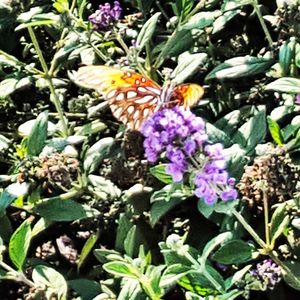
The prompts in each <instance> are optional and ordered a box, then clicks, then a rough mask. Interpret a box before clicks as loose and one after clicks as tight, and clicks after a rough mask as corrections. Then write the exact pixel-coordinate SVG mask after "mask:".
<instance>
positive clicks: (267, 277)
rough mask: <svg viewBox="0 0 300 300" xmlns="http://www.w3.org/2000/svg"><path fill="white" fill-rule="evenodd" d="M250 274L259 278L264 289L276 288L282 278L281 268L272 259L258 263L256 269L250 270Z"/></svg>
mask: <svg viewBox="0 0 300 300" xmlns="http://www.w3.org/2000/svg"><path fill="white" fill-rule="evenodd" d="M250 274H251V275H252V276H253V277H254V278H256V279H258V280H259V281H260V282H261V284H262V288H263V289H264V290H266V289H271V290H272V289H274V287H275V286H276V285H277V284H278V283H279V282H280V280H281V275H282V273H281V268H280V267H279V266H278V265H276V264H275V263H274V262H273V261H272V260H271V259H265V260H264V261H263V262H261V263H258V264H257V265H256V268H255V269H252V270H251V271H250Z"/></svg>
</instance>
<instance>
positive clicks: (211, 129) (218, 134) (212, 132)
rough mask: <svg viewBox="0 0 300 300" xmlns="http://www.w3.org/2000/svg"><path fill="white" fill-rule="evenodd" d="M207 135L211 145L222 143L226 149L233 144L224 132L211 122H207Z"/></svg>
mask: <svg viewBox="0 0 300 300" xmlns="http://www.w3.org/2000/svg"><path fill="white" fill-rule="evenodd" d="M206 133H207V135H208V136H209V141H210V142H211V143H222V144H223V145H224V147H228V146H230V145H231V144H232V142H231V139H230V137H229V136H228V135H227V134H226V133H225V132H224V131H223V130H220V129H219V128H218V127H216V126H215V125H213V124H211V123H209V122H206Z"/></svg>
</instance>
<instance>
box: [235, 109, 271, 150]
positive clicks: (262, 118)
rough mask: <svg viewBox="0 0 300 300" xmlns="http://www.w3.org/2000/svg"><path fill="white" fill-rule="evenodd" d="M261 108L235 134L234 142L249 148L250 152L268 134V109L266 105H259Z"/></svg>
mask: <svg viewBox="0 0 300 300" xmlns="http://www.w3.org/2000/svg"><path fill="white" fill-rule="evenodd" d="M259 109H260V110H259V111H258V112H257V113H256V115H254V116H253V117H251V118H250V119H249V120H248V121H247V122H246V123H245V124H244V125H243V126H241V127H240V128H239V129H238V131H237V132H236V134H235V135H234V136H233V142H234V143H237V144H239V145H240V146H242V147H243V148H245V149H247V150H248V152H249V151H252V150H253V149H254V148H255V147H256V145H257V144H259V143H261V142H262V141H263V140H264V138H265V135H266V131H267V124H266V123H267V122H266V110H265V108H264V107H259Z"/></svg>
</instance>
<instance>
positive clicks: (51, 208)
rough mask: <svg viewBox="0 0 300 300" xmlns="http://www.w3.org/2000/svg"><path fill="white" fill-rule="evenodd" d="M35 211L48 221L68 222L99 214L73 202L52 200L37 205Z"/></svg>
mask: <svg viewBox="0 0 300 300" xmlns="http://www.w3.org/2000/svg"><path fill="white" fill-rule="evenodd" d="M33 211H34V212H35V213H36V214H38V215H40V216H42V217H43V218H45V219H46V220H47V221H56V222H63V221H65V222H68V221H74V220H81V219H86V218H90V217H92V216H93V214H97V211H96V210H95V209H91V208H89V207H87V206H83V205H81V204H79V203H77V202H75V201H73V200H61V199H51V200H48V201H45V202H42V203H41V204H38V205H36V206H35V207H34V208H33Z"/></svg>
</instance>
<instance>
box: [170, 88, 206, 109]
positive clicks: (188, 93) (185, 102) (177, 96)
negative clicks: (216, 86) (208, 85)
mask: <svg viewBox="0 0 300 300" xmlns="http://www.w3.org/2000/svg"><path fill="white" fill-rule="evenodd" d="M203 94H204V89H203V87H201V86H200V85H198V84H195V83H184V84H180V85H178V86H176V87H175V88H174V90H173V96H172V98H173V99H174V100H175V102H176V105H179V106H184V107H185V108H190V107H192V106H194V105H195V104H196V103H197V102H198V101H199V99H200V98H202V96H203Z"/></svg>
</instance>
